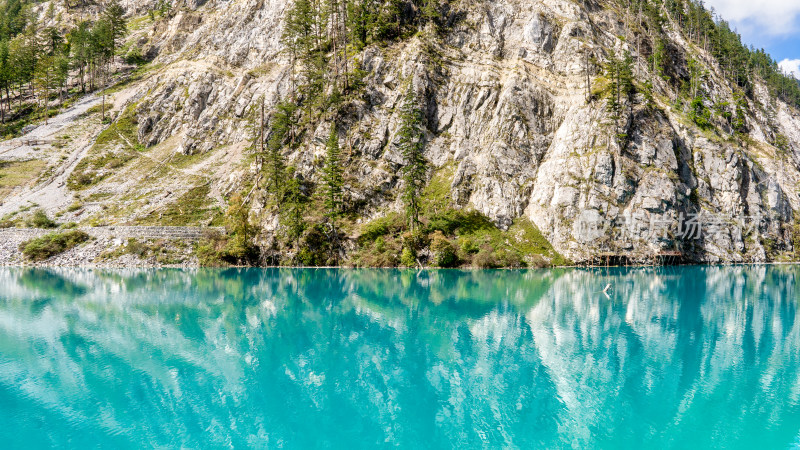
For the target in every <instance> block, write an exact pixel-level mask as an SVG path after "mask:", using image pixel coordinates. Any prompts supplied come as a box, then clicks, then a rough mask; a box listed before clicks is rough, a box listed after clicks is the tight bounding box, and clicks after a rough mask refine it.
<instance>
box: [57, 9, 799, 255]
mask: <svg viewBox="0 0 800 450" xmlns="http://www.w3.org/2000/svg"><path fill="white" fill-rule="evenodd" d="M151 3H153V5H151V4H150V3H148V2H143V1H135V2H133V1H131V2H127V3H125V2H123V4H125V6H127V7H128V11H129V16H130V19H131V30H132V32H131V34H130V36H129V38H128V46H129V47H130V48H138V49H140V50H141V53H142V54H143V55H145V57H146V58H148V59H149V60H150V62H149V63H148V64H147V65H146V66H144V67H143V68H141V69H139V70H138V71H136V72H134V75H132V76H131V78H130V79H129V80H128V81H127V82H125V83H123V84H121V85H120V86H119V87H117V88H115V90H116V92H115V93H114V94H113V104H114V108H115V109H114V111H115V114H116V116H115V117H116V118H115V122H114V123H113V124H112V125H111V126H110V127H111V128H112V129H114V127H117V128H116V130H117V131H118V132H115V134H114V137H115V138H116V135H117V134H118V135H119V136H123V137H124V138H123V139H124V141H119V140H118V141H116V142H112V143H111V144H109V146H108V147H105V148H104V147H102V146H101V147H98V145H96V144H95V145H94V147H92V149H91V150H85V151H84V154H83V155H82V156H83V158H84V159H86V161H88V162H87V163H84V164H83V165H82V166H81V164H80V163H78V166H77V167H76V168H75V170H77V171H81V170H82V171H84V172H82V173H90V174H93V175H95V176H96V178H97V179H96V180H92V182H90V183H87V185H86V186H82V187H81V188H80V189H77V190H76V192H77V195H78V198H79V201H81V202H82V203H83V205H82V209H80V210H79V211H70V212H64V217H66V218H69V219H71V220H76V221H80V220H95V221H96V220H98V218H100V217H101V218H102V220H103V221H107V222H113V223H134V224H135V223H148V224H149V223H153V224H155V223H158V221H159V220H160V219H162V218H163V217H164V215H165V214H167V215H169V214H170V211H171V210H170V208H173V209H174V208H175V207H176V206H175V205H178V206H177V207H178V208H179V209H180V212H181V213H185V214H190V215H192V217H193V220H194V219H197V222H196V223H201V224H202V223H203V221H204V220H207V221H208V223H210V222H211V221H212V220H213V219H212V217H213V214H212V213H211V212H209V213H208V214H205V212H206V211H211V210H212V209H214V208H216V210H222V209H224V208H225V199H226V198H228V196H230V195H231V194H232V193H234V192H243V193H244V194H248V197H247V198H248V199H251V198H252V199H254V200H253V208H254V210H253V213H252V217H254V218H257V220H258V223H259V225H260V227H261V228H262V229H263V230H265V231H264V235H263V237H262V241H263V242H271V241H272V240H274V234H275V233H277V234H280V233H281V229H280V225H279V220H278V218H277V217H276V215H275V214H274V213H273V210H272V209H270V207H269V206H268V202H267V201H266V200H258V199H259V198H260V196H261V195H262V194H260V190H259V189H254V187H258V180H257V179H258V173H259V171H260V169H261V167H260V165H259V161H258V159H257V158H255V157H254V156H253V155H252V154H251V152H250V150H251V144H252V143H253V142H254V141H255V140H257V139H258V136H259V131H258V130H257V127H255V126H254V123H258V114H257V110H258V106H259V105H260V104H261V103H262V102H263V103H264V104H265V106H266V107H265V109H266V116H267V121H268V120H269V118H270V117H271V116H272V113H273V112H274V108H275V105H277V104H278V103H279V102H281V101H286V100H288V99H290V98H292V97H291V95H292V89H293V86H294V85H295V83H296V79H297V77H296V75H293V72H292V68H291V60H290V57H289V55H288V54H287V52H286V51H284V50H285V49H284V47H283V44H282V42H283V41H282V39H281V36H282V30H283V27H284V23H285V22H284V19H285V17H286V12H287V9H288V8H290V7H291V5H290V4H289V3H288V2H285V1H278V0H208V1H198V0H194V1H189V0H187V1H186V2H185V3H180V4H176V5H173V8H172V10H171V11H170V13H169V14H166V15H164V16H159V17H157V18H156V19H154V20H150V19H147V17H146V16H141V15H142V14H146V11H148V8H152V7H154V5H155V4H156V3H157V2H151ZM442 14H443V16H444V19H443V23H445V24H446V26H443V27H439V28H438V29H435V30H434V29H433V27H432V26H428V27H425V28H422V29H420V30H419V31H418V32H417V33H411V34H409V35H407V36H404V37H402V38H399V39H394V40H392V41H389V42H386V43H383V44H381V45H379V44H373V45H368V46H366V47H365V48H363V49H360V50H358V52H357V53H355V54H353V55H352V60H351V61H352V62H351V64H353V65H356V66H357V67H358V68H359V69H360V73H361V74H362V77H363V87H362V88H361V90H360V91H359V92H358V95H353V96H350V97H348V99H347V101H346V106H345V107H343V108H341V109H340V111H341V113H340V114H339V115H338V116H337V118H336V121H337V122H338V127H339V130H340V145H341V146H342V148H343V153H344V155H345V157H344V160H345V161H344V164H345V174H346V176H345V204H347V205H349V208H350V214H349V218H350V220H351V221H352V223H353V228H352V229H351V231H350V235H349V236H348V238H349V239H351V240H352V239H354V238H355V237H357V235H358V229H359V228H358V225H359V224H363V223H367V222H369V221H370V220H373V219H375V218H378V217H383V216H386V215H387V214H388V213H389V212H391V211H400V210H401V209H402V201H401V198H400V195H399V193H400V185H401V184H402V181H401V178H400V177H399V175H398V174H399V169H400V167H401V166H402V164H403V158H402V155H401V153H400V150H399V137H398V129H399V127H400V122H401V121H400V119H399V114H400V105H401V104H402V102H403V96H404V86H406V85H409V84H410V86H412V87H413V91H414V92H415V93H416V96H417V98H420V99H424V100H423V103H424V104H423V110H424V117H425V127H424V133H425V138H424V142H425V147H424V155H425V158H426V159H427V161H428V162H429V164H430V170H429V174H428V177H429V179H431V180H434V179H436V180H438V182H439V183H440V184H442V183H443V184H444V185H446V187H447V190H446V198H447V200H448V201H449V202H450V204H451V205H452V206H453V207H455V208H457V209H461V210H474V211H477V212H479V213H481V214H482V215H485V216H486V217H488V218H489V219H490V220H491V221H492V222H493V223H494V224H495V225H496V226H497V227H499V228H500V229H508V228H509V227H511V226H512V225H513V224H514V223H517V221H519V220H520V219H527V220H529V221H530V222H531V223H532V224H534V225H535V227H536V228H537V229H538V230H539V231H540V232H541V234H542V235H543V236H544V237H545V238H546V239H547V240H548V241H549V243H550V244H552V246H553V248H554V249H555V250H556V251H557V252H558V253H560V254H562V255H564V256H565V257H567V258H569V259H570V260H572V261H575V262H589V261H592V260H596V259H597V258H598V257H613V258H619V257H622V258H625V259H627V260H629V261H636V262H647V261H652V260H653V258H656V257H658V256H659V255H661V256H663V255H681V256H682V257H683V258H684V259H686V260H691V261H698V262H746V261H749V262H760V261H768V260H774V259H779V258H790V257H792V255H793V254H794V250H795V249H794V245H795V243H794V239H795V234H796V232H795V224H796V213H795V211H797V210H798V209H800V197H798V187H800V185H799V184H798V183H800V170H799V168H800V113H798V110H797V109H796V107H794V106H792V105H789V104H787V103H785V102H784V101H782V100H780V99H777V98H775V96H774V93H771V92H770V91H769V89H768V88H767V86H766V85H765V84H764V82H763V81H762V80H761V79H760V78H759V77H758V76H757V75H754V77H753V79H754V82H753V88H752V92H751V93H750V94H749V95H748V96H746V97H743V99H742V97H740V96H737V92H738V89H737V86H736V85H735V83H733V82H732V81H731V80H730V77H729V76H728V74H726V73H725V70H724V68H723V67H722V66H721V64H720V62H719V61H718V60H717V59H716V58H715V57H714V56H713V55H712V53H711V52H710V51H708V50H707V49H705V48H703V46H701V45H698V44H697V43H695V42H691V41H690V40H689V39H688V38H687V37H686V35H685V33H683V32H682V31H681V30H680V29H679V27H678V25H677V24H675V23H673V22H671V21H669V20H668V21H667V23H666V24H665V25H664V30H665V33H666V36H667V37H668V41H667V42H666V48H667V59H668V63H667V64H666V65H667V66H668V72H670V73H669V74H666V75H665V74H664V73H661V72H662V71H661V70H659V69H656V68H655V67H654V65H653V64H652V63H651V62H650V61H651V55H652V52H653V49H652V48H651V47H650V44H649V43H650V42H651V41H649V40H648V30H647V29H646V27H645V26H643V25H641V19H639V22H638V24H637V19H635V18H631V16H630V14H629V13H627V12H625V11H624V10H623V9H620V8H619V7H617V6H615V4H610V3H609V4H606V3H605V2H575V1H568V0H537V1H516V0H499V1H482V0H478V1H474V2H456V1H453V2H450V3H449V4H448V5H447V8H445V9H443V12H442ZM626 52H627V54H630V55H631V58H632V63H633V65H632V67H633V71H634V79H635V83H636V86H637V89H636V93H635V94H634V96H633V97H632V98H631V99H630V101H629V102H627V103H626V104H625V106H624V108H622V113H621V114H620V115H618V116H616V117H615V116H614V114H613V113H612V112H611V109H610V108H609V105H608V103H609V101H611V99H612V98H613V93H612V94H611V95H610V96H609V95H608V94H607V93H604V92H603V89H604V87H603V83H606V82H607V81H608V80H607V76H606V75H605V74H604V69H603V67H604V65H605V64H606V62H607V61H609V60H610V59H611V58H613V57H614V55H622V54H624V53H626ZM690 61H696V62H697V64H699V65H700V66H701V67H702V71H703V76H702V77H701V78H700V79H699V80H700V81H699V83H701V86H700V88H701V89H702V90H703V91H704V92H707V93H708V95H707V100H706V103H707V105H706V108H707V109H708V110H711V111H717V112H715V113H714V114H712V115H711V116H710V119H709V120H710V122H711V124H710V126H700V125H698V124H697V122H696V121H694V120H692V119H691V118H690V117H689V115H688V114H687V110H689V107H687V105H686V104H685V102H682V100H681V99H682V98H683V97H682V96H683V95H684V94H685V93H684V92H682V91H681V86H682V84H681V83H679V82H678V80H681V79H686V78H689V77H690V76H691V75H689V72H690V70H692V69H691V68H690ZM737 102H738V103H737ZM737 104H738V105H740V106H741V107H740V108H739V111H738V112H739V113H740V114H741V115H742V116H743V117H742V120H743V121H744V123H743V124H739V129H740V131H734V130H733V129H732V127H731V125H730V120H728V119H726V117H729V116H730V113H727V115H726V112H725V111H722V112H719V109H720V106H719V105H737ZM725 107H727V106H723V107H722V108H723V109H724V108H725ZM715 108H716V109H715ZM735 112H736V111H735ZM735 112H734V113H735ZM332 121H333V117H332V116H331V115H325V114H320V116H319V117H317V118H316V119H315V120H307V121H306V122H305V125H304V126H305V127H306V129H307V131H306V133H305V134H303V137H302V143H301V145H296V146H294V147H287V148H286V149H285V150H284V154H285V157H286V158H287V161H288V162H289V163H290V164H291V165H292V166H294V167H295V169H296V172H295V174H296V177H298V178H299V179H301V180H302V181H303V182H306V183H309V184H310V185H313V184H314V183H318V182H319V180H320V176H321V175H320V167H321V163H320V161H322V160H323V159H324V155H325V142H326V140H327V139H328V134H329V130H330V128H331V122H332ZM126 132H127V134H126ZM134 140H135V141H137V142H133V141H134ZM126 147H130V148H126ZM132 147H137V150H136V151H135V152H133V153H131V148H132ZM93 152H94V153H93ZM126 152H127V153H130V156H129V157H126V158H125V161H124V162H123V163H122V164H121V165H120V166H118V167H115V168H114V170H111V169H108V168H106V167H101V166H100V165H99V163H96V164H94V165H92V164H93V163H92V161H94V162H96V161H97V160H98V159H99V158H100V156H102V155H106V154H121V153H126ZM137 161H138V163H137ZM89 169H91V170H93V172H92V171H91V170H89ZM98 174H100V175H102V176H97V175H98ZM198 190H200V191H202V192H201V193H202V196H203V200H200V201H197V202H194V203H192V202H191V196H192V195H193V193H194V194H196V193H197V192H200V191H198ZM187 196H188V197H187ZM71 201H72V199H68V200H65V201H62V202H61V204H60V205H54V206H53V207H52V208H53V210H54V211H57V210H61V209H63V208H64V207H65V206H66V205H68V204H69V203H70V202H71ZM214 204H216V205H217V206H214ZM59 208H61V209H59ZM181 208H189V209H191V208H194V210H199V211H200V212H201V214H197V213H196V211H195V212H191V213H190V212H189V211H188V210H187V211H184V210H183V209H181ZM193 224H194V223H193ZM698 230H699V231H698ZM354 245H355V244H351V245H350V246H349V247H348V246H347V245H345V248H346V249H348V248H349V249H350V250H353V249H354V248H355V247H354Z"/></svg>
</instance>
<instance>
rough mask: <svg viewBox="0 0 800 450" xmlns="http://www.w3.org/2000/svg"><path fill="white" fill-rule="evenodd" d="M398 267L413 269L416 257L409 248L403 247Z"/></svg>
mask: <svg viewBox="0 0 800 450" xmlns="http://www.w3.org/2000/svg"><path fill="white" fill-rule="evenodd" d="M400 265H401V266H403V267H415V266H416V265H417V255H416V254H415V253H414V250H412V249H411V248H410V247H403V254H402V255H401V256H400Z"/></svg>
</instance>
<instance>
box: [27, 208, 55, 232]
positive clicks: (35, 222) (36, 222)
mask: <svg viewBox="0 0 800 450" xmlns="http://www.w3.org/2000/svg"><path fill="white" fill-rule="evenodd" d="M28 226H29V227H33V228H56V227H57V226H58V224H57V223H55V222H53V220H52V219H50V218H49V217H47V213H45V212H44V211H43V210H41V209H37V210H36V211H35V212H34V213H33V216H31V218H30V220H29V221H28Z"/></svg>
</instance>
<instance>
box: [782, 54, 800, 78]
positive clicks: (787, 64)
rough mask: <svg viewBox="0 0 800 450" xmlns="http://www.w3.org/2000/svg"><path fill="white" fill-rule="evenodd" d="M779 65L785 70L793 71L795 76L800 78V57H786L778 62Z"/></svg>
mask: <svg viewBox="0 0 800 450" xmlns="http://www.w3.org/2000/svg"><path fill="white" fill-rule="evenodd" d="M778 66H779V67H780V68H781V70H783V71H784V72H788V73H791V74H792V75H794V77H795V78H797V79H798V80H800V59H784V60H783V61H781V62H779V63H778Z"/></svg>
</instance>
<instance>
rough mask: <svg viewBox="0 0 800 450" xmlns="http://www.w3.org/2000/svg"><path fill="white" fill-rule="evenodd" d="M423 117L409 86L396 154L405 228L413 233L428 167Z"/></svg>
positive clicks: (401, 116) (416, 224)
mask: <svg viewBox="0 0 800 450" xmlns="http://www.w3.org/2000/svg"><path fill="white" fill-rule="evenodd" d="M424 121H425V116H424V115H423V114H422V111H421V110H420V108H419V106H418V100H417V96H416V94H415V93H414V90H413V87H412V86H411V84H409V86H408V90H407V91H406V95H405V99H404V101H403V106H402V107H401V110H400V130H399V131H398V136H399V138H400V140H399V144H400V152H401V154H402V155H403V168H402V175H403V182H404V184H405V186H404V189H403V201H404V202H405V205H406V215H407V217H408V221H409V226H410V227H411V229H412V230H416V228H417V226H418V225H419V211H420V204H419V197H420V195H421V194H422V189H423V188H424V187H425V181H426V176H427V170H428V164H427V161H426V160H425V156H424V155H423V150H424V149H425V144H424V142H423V138H424V134H423V128H422V127H423V125H424Z"/></svg>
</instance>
